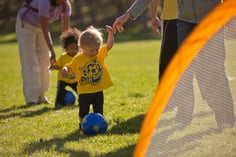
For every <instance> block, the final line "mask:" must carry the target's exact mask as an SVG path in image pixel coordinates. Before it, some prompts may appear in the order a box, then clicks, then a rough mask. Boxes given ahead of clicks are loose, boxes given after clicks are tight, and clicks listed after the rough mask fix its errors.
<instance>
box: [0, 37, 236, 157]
mask: <svg viewBox="0 0 236 157" xmlns="http://www.w3.org/2000/svg"><path fill="white" fill-rule="evenodd" d="M159 47H160V42H159V41H158V40H151V41H139V42H125V43H117V44H115V45H114V47H113V49H112V50H111V51H110V55H109V57H108V58H107V60H106V63H107V65H108V70H109V72H110V75H111V78H112V80H113V83H114V86H113V87H111V88H109V89H107V90H105V104H104V115H105V117H106V119H107V121H108V124H109V126H108V131H107V133H106V134H103V135H98V136H94V137H89V136H86V135H81V134H79V133H78V110H79V108H78V105H74V106H68V107H65V108H63V109H61V110H54V105H46V104H42V105H38V106H33V107H26V106H25V102H24V98H23V95H22V83H21V76H20V63H19V56H18V52H17V44H16V43H2V44H0V49H1V53H0V57H1V60H0V66H1V68H0V73H1V75H0V81H1V83H0V87H1V88H0V89H1V92H0V127H1V129H0V156H1V157H5V156H7V157H8V156H10V157H12V156H17V157H18V156H34V157H37V156H38V157H39V156H47V157H55V156H63V157H64V156H65V157H66V156H67V157H131V156H132V153H133V150H134V147H135V144H136V142H137V138H138V135H139V129H140V126H141V122H142V119H143V118H144V115H145V113H146V111H147V109H148V107H149V105H150V101H151V99H152V97H153V94H154V91H155V89H156V87H157V84H158V79H157V78H158V58H159ZM56 50H57V55H58V56H59V54H60V53H61V52H62V50H61V48H60V47H59V46H57V47H56ZM56 75H57V73H56V71H52V72H51V85H50V89H49V91H48V93H47V97H48V98H49V100H51V101H54V98H55V92H56ZM198 96H199V95H198ZM199 97H200V96H199ZM199 113H202V112H201V110H199ZM209 116H210V117H212V116H213V115H212V114H211V113H210V114H209ZM171 117H173V114H171V115H167V118H171ZM164 118H165V117H164ZM201 118H203V120H204V118H206V117H201ZM213 120H214V118H213ZM192 125H193V126H194V127H195V128H196V129H199V130H200V131H199V132H200V133H202V134H203V133H204V131H205V130H207V127H208V126H209V128H208V131H209V130H210V133H209V132H207V135H208V136H205V138H204V139H203V140H202V141H201V140H200V143H201V145H202V146H201V150H194V149H190V150H188V149H186V152H183V153H182V154H178V155H179V156H196V157H197V156H211V153H212V152H211V150H212V149H210V148H211V147H213V146H212V145H211V142H213V143H218V145H217V146H216V149H217V150H215V152H213V154H214V155H215V154H221V155H222V154H223V155H224V156H230V157H233V156H236V128H233V129H231V130H226V131H223V132H220V133H217V135H215V134H213V135H212V134H211V133H212V132H211V128H212V127H215V126H214V121H213V122H210V125H209V124H206V125H205V127H203V128H202V127H199V124H198V123H197V122H195V121H194V122H193V124H192ZM201 129H202V130H201ZM201 131H202V132H201ZM173 136H174V137H176V136H177V137H178V136H182V135H181V133H180V134H178V132H176V133H175V134H174V135H173ZM190 140H195V139H194V136H193V137H191V138H190ZM180 142H181V141H180ZM209 150H210V152H209ZM196 152H197V153H196ZM217 152H221V153H217ZM222 152H223V153H222Z"/></svg>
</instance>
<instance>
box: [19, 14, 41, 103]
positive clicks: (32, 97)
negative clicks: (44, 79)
mask: <svg viewBox="0 0 236 157" xmlns="http://www.w3.org/2000/svg"><path fill="white" fill-rule="evenodd" d="M21 24H22V21H21V20H20V18H17V22H16V34H17V40H18V46H19V55H20V63H21V75H22V80H23V93H24V97H25V101H26V103H27V104H30V103H34V104H36V103H37V102H38V97H39V92H40V79H39V78H40V76H39V63H38V60H37V54H36V36H37V29H38V28H36V27H34V26H32V25H30V24H28V23H25V24H24V27H22V25H21Z"/></svg>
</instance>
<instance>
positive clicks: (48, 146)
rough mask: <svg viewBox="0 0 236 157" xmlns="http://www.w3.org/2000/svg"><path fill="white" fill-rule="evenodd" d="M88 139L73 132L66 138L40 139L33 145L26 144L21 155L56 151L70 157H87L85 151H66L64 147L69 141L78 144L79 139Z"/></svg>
mask: <svg viewBox="0 0 236 157" xmlns="http://www.w3.org/2000/svg"><path fill="white" fill-rule="evenodd" d="M84 138H88V136H85V135H79V133H78V131H77V130H75V131H74V132H72V133H71V134H69V135H68V136H67V137H63V138H53V139H49V140H44V139H40V140H39V141H35V142H33V143H30V144H27V145H25V146H24V149H23V153H24V154H27V155H29V156H31V155H33V154H34V153H36V152H40V151H46V152H50V151H56V152H58V153H65V154H68V155H69V156H70V157H76V156H81V157H89V156H90V154H89V153H88V152H86V151H75V150H72V149H66V148H65V147H64V145H65V143H66V142H70V141H77V142H79V141H80V140H81V139H84Z"/></svg>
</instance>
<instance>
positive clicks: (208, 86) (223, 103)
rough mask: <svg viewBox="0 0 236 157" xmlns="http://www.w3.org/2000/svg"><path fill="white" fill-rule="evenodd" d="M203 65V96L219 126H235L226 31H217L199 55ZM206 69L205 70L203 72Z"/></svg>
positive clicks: (198, 77) (200, 79) (201, 81)
mask: <svg viewBox="0 0 236 157" xmlns="http://www.w3.org/2000/svg"><path fill="white" fill-rule="evenodd" d="M199 61H200V62H201V63H203V64H202V67H200V68H199V70H198V73H197V75H196V76H197V79H198V81H199V87H200V90H201V92H202V95H203V98H204V99H205V100H206V101H207V103H208V105H209V106H210V107H211V108H212V110H213V111H214V112H215V118H216V122H217V125H218V127H219V128H227V127H228V128H230V127H233V125H234V122H235V115H234V104H233V98H232V94H231V91H230V87H229V82H228V79H227V76H226V72H225V66H224V62H225V47H224V33H223V32H218V33H216V34H215V35H214V36H213V38H212V39H211V40H209V41H208V43H207V45H206V46H205V47H204V48H203V50H202V55H200V56H199ZM200 65H201V64H200ZM203 70H204V72H202V71H203Z"/></svg>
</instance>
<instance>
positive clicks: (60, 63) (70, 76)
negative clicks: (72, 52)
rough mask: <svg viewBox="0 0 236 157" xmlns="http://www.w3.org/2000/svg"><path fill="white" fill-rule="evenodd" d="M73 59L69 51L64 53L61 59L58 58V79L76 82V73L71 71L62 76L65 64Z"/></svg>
mask: <svg viewBox="0 0 236 157" xmlns="http://www.w3.org/2000/svg"><path fill="white" fill-rule="evenodd" d="M72 59H73V57H71V56H69V55H68V54H67V53H63V54H62V55H61V56H60V57H59V59H58V60H57V63H56V65H57V66H58V67H59V68H60V69H59V70H58V75H57V79H58V80H61V81H64V82H67V83H74V82H76V79H75V73H69V74H68V75H67V76H65V77H63V76H62V73H61V72H62V68H63V67H64V66H65V64H67V63H70V62H71V60H72Z"/></svg>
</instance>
